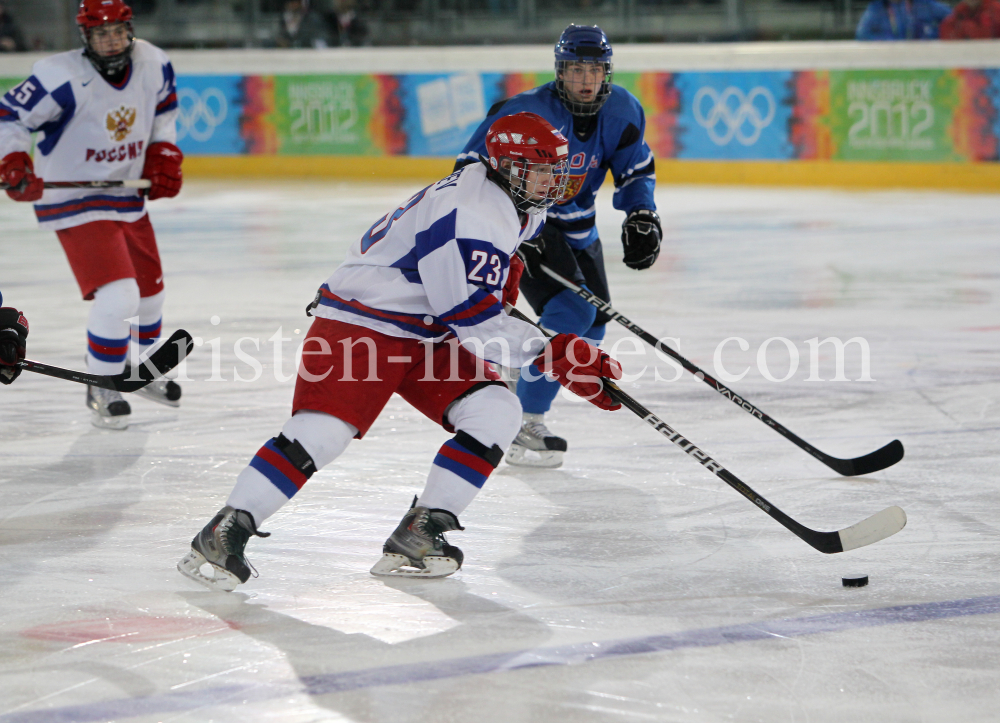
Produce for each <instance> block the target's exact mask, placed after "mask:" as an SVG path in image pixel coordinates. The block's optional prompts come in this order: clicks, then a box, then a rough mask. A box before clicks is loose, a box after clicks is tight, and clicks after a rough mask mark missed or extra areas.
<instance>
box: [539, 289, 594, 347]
mask: <svg viewBox="0 0 1000 723" xmlns="http://www.w3.org/2000/svg"><path fill="white" fill-rule="evenodd" d="M596 318H597V309H595V308H594V307H593V306H591V305H590V304H589V303H587V302H586V301H584V300H583V299H581V298H580V297H579V296H577V295H576V294H575V293H573V292H572V291H570V290H569V289H566V290H565V291H560V292H559V293H558V294H556V295H555V296H553V297H552V298H551V299H549V300H548V302H546V304H545V309H543V310H542V316H541V319H540V320H539V321H540V322H541V325H542V326H543V327H545V328H546V329H549V330H550V331H555V332H558V333H560V334H576V335H577V336H583V335H584V334H586V333H587V330H588V329H590V328H591V327H592V326H593V325H594V319H596Z"/></svg>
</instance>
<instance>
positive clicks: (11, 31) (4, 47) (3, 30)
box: [0, 4, 28, 53]
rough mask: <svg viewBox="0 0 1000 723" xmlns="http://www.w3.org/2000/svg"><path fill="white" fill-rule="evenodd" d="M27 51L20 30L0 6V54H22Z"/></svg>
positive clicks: (5, 9) (0, 5)
mask: <svg viewBox="0 0 1000 723" xmlns="http://www.w3.org/2000/svg"><path fill="white" fill-rule="evenodd" d="M27 49H28V47H27V46H26V45H25V44H24V36H23V35H21V29H20V28H19V27H17V23H15V22H14V18H12V17H11V16H10V13H8V12H7V8H5V7H4V6H3V5H2V4H0V53H23V52H24V51H25V50H27Z"/></svg>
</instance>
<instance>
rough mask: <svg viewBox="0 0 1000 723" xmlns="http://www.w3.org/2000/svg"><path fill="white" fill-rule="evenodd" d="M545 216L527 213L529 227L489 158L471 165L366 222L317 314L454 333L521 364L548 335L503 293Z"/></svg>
mask: <svg viewBox="0 0 1000 723" xmlns="http://www.w3.org/2000/svg"><path fill="white" fill-rule="evenodd" d="M544 222H545V216H544V215H538V216H531V215H529V216H528V217H527V220H526V222H525V224H524V226H523V227H522V225H521V221H520V219H519V218H518V213H517V210H516V209H515V208H514V204H513V202H512V201H511V200H510V198H509V197H508V196H507V194H506V193H505V192H504V191H503V190H502V189H501V188H500V187H499V186H497V185H496V184H495V183H493V182H492V181H490V180H488V179H487V178H486V166H485V165H484V164H482V163H477V164H474V165H470V166H465V167H463V168H461V169H459V170H458V171H456V172H455V173H453V174H451V175H450V176H448V177H446V178H444V179H442V180H440V181H438V182H437V183H435V184H433V185H430V186H428V187H427V188H425V189H423V190H422V191H420V192H419V193H417V194H416V195H415V196H413V198H411V199H410V200H408V201H407V202H406V203H404V204H403V205H402V206H400V207H399V208H397V209H396V210H394V211H390V212H389V213H387V214H386V215H385V216H383V217H382V218H380V219H379V220H378V221H377V222H376V223H375V225H374V226H372V227H371V228H370V229H368V231H367V232H365V233H364V235H362V236H361V238H360V240H359V241H358V242H357V243H355V244H354V245H353V246H352V247H351V249H350V251H349V252H348V255H347V260H346V261H344V263H343V264H341V265H340V266H339V267H338V268H337V270H336V271H334V272H333V275H332V276H331V277H330V278H329V279H328V280H327V282H326V283H325V284H323V286H322V287H320V290H319V293H318V294H317V297H316V304H315V308H314V309H313V313H314V314H315V315H316V316H320V317H323V318H326V319H337V320H339V321H344V322H347V323H349V324H357V325H360V326H364V327H367V328H369V329H373V330H375V331H378V332H381V333H383V334H387V335H389V336H395V337H403V338H409V339H426V340H435V341H440V340H443V339H445V338H447V337H449V336H451V335H454V336H455V337H457V338H458V340H459V342H461V343H462V344H463V345H465V346H466V348H468V349H469V351H471V352H472V353H473V354H475V355H476V356H478V357H480V358H482V359H486V360H487V361H491V362H496V363H499V364H503V365H504V366H508V367H521V366H523V365H524V364H526V363H527V362H529V361H531V360H532V359H533V358H534V357H536V356H537V355H538V354H539V352H541V350H542V348H543V347H544V346H545V344H546V341H545V339H544V338H543V337H542V335H541V334H540V333H539V331H538V330H537V329H535V328H534V327H533V326H531V325H530V324H526V323H524V322H523V321H518V320H517V319H514V318H512V317H510V316H508V315H507V314H505V313H504V311H503V308H502V306H501V304H500V299H501V296H502V292H503V285H504V282H505V281H506V280H507V274H508V267H509V265H510V257H511V255H512V254H513V253H514V251H515V250H516V249H517V247H518V245H519V244H520V243H521V241H523V240H526V239H530V238H533V237H534V236H536V235H537V234H538V233H539V232H540V231H541V227H542V224H543V223H544Z"/></svg>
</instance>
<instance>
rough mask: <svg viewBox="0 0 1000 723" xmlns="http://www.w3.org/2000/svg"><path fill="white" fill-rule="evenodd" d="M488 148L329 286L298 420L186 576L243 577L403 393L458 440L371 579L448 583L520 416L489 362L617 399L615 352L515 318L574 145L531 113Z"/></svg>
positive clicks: (372, 238)
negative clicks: (324, 472)
mask: <svg viewBox="0 0 1000 723" xmlns="http://www.w3.org/2000/svg"><path fill="white" fill-rule="evenodd" d="M486 146H487V148H488V153H489V164H488V165H487V163H477V164H475V165H469V166H466V167H464V168H462V169H459V170H458V171H456V172H455V173H453V174H452V175H450V176H448V177H446V178H444V179H443V180H441V181H439V182H437V183H435V184H433V185H431V186H428V187H427V188H425V189H423V190H422V191H420V192H419V193H417V194H416V195H415V196H413V197H412V198H411V199H409V200H408V201H406V202H405V203H404V204H403V205H401V206H400V207H399V208H398V209H396V210H395V211H392V212H390V213H388V214H386V215H385V216H383V217H382V218H380V219H379V220H378V221H377V222H376V223H375V225H373V226H372V227H371V228H370V229H369V230H368V231H367V232H366V233H365V234H364V235H362V237H361V239H360V241H359V242H358V243H356V244H355V245H354V246H353V247H352V248H351V250H350V252H349V253H348V257H347V260H346V261H345V262H344V263H343V264H342V265H341V266H340V267H339V268H338V269H337V270H336V271H335V272H334V274H333V276H331V277H330V278H329V279H328V280H327V282H326V283H325V284H323V286H322V287H321V288H320V291H319V293H318V294H317V296H316V300H315V301H314V303H313V305H312V307H310V308H311V309H313V310H314V313H315V316H316V317H317V318H316V320H315V321H314V323H313V325H312V328H311V329H310V331H309V336H308V339H307V343H306V345H305V346H304V353H303V357H302V359H303V362H302V367H301V368H300V370H299V377H298V379H297V380H296V385H295V398H294V401H293V403H292V415H293V416H292V418H291V419H290V420H289V421H288V422H286V423H285V425H284V427H283V428H282V431H281V434H279V435H278V436H277V437H275V438H273V439H271V440H270V441H268V442H267V443H266V444H264V446H263V447H261V448H260V450H259V451H258V452H257V454H256V456H255V457H254V458H253V459H252V460H251V461H250V464H249V466H248V467H246V469H244V470H243V471H242V472H241V473H240V475H239V477H238V478H237V481H236V486H235V488H234V489H233V491H232V493H231V494H230V496H229V499H228V501H227V503H226V506H225V507H223V508H222V509H221V510H220V511H219V512H218V514H216V516H215V518H214V519H212V520H211V522H209V523H208V525H207V526H206V527H205V528H204V530H202V531H201V532H200V533H199V534H198V535H197V536H196V537H195V538H194V540H193V541H192V543H191V547H192V549H191V552H190V553H189V554H188V555H187V556H186V557H185V558H184V559H182V560H181V562H180V563H179V564H178V569H179V570H180V571H181V572H182V573H184V574H185V575H187V576H189V577H191V578H193V579H195V580H198V581H199V582H202V583H204V584H206V585H209V586H210V587H216V588H220V589H223V590H232V589H233V588H235V586H236V585H237V584H239V583H241V582H246V580H247V579H248V578H249V576H250V567H249V566H248V563H247V562H246V559H245V557H244V548H245V546H246V543H247V541H248V540H249V538H250V536H251V535H261V536H263V535H264V533H260V532H258V531H257V526H258V525H260V524H261V523H262V522H263V521H264V520H265V519H267V518H268V517H269V516H271V515H272V514H274V513H275V512H276V511H277V510H278V509H279V508H280V507H281V506H282V505H284V504H285V503H286V502H287V501H288V500H289V499H290V498H291V497H292V496H293V495H294V494H295V493H296V492H298V490H299V489H300V488H301V487H302V485H303V484H305V482H306V480H307V479H308V478H309V477H310V476H311V475H312V474H313V473H314V472H315V471H316V470H318V469H321V468H322V467H324V466H326V465H327V464H329V463H330V462H332V461H333V460H334V459H336V458H337V457H338V456H339V455H340V454H341V453H342V452H343V451H344V449H345V448H346V447H347V445H348V443H349V442H350V441H351V440H352V439H355V438H358V439H360V438H361V437H363V436H364V435H365V433H366V432H367V431H368V428H369V427H370V426H371V424H372V423H373V422H374V421H375V418H376V417H377V416H378V414H379V413H380V412H381V410H382V408H383V407H384V406H385V404H386V402H387V401H388V400H389V397H390V396H391V395H392V394H393V392H396V393H398V394H399V395H400V396H402V397H403V398H404V399H405V400H406V401H408V402H409V403H410V404H412V405H413V406H414V407H415V408H416V409H418V410H420V411H421V412H422V413H423V414H425V415H426V416H427V417H429V418H430V419H432V420H433V421H434V422H436V423H438V424H441V425H442V426H443V427H444V428H445V429H446V430H447V431H449V432H454V433H455V436H454V437H452V438H451V439H449V440H448V441H447V442H445V443H444V444H443V445H442V446H441V448H440V450H439V451H438V454H437V456H436V457H435V459H434V462H433V464H432V466H431V470H430V473H429V474H428V477H427V482H426V486H425V487H424V490H423V492H422V493H421V494H420V495H419V497H418V498H415V499H414V504H413V505H412V507H411V508H410V510H409V511H408V512H407V513H406V515H405V516H404V517H403V519H402V521H401V522H400V523H399V526H398V527H397V528H396V530H395V532H393V533H392V535H391V536H390V537H389V539H388V540H386V542H385V546H384V548H383V557H382V559H381V560H379V562H377V563H376V565H375V567H373V568H372V573H374V574H377V575H393V574H419V575H424V576H426V577H440V576H443V575H450V574H451V573H453V572H455V570H457V569H458V568H459V567H460V566H461V564H462V552H461V551H460V550H459V549H458V548H457V547H454V546H452V545H449V544H447V541H446V540H445V538H444V533H445V532H448V531H449V530H461V529H462V527H461V526H460V524H459V521H458V515H460V514H461V513H462V512H463V511H464V510H465V508H466V507H467V506H468V505H469V503H471V502H472V500H473V498H474V497H475V496H476V494H477V493H478V492H479V489H480V488H481V487H482V486H483V484H484V483H485V482H486V479H487V477H488V476H489V475H490V473H491V472H492V471H493V469H494V468H495V467H496V466H497V465H498V464H499V463H500V460H501V459H502V458H503V454H504V450H505V449H506V447H507V446H508V445H509V444H510V442H511V440H512V439H513V438H514V435H515V434H516V433H517V430H518V427H519V426H520V421H521V406H520V404H519V403H518V400H517V397H516V396H514V394H512V393H511V392H510V390H508V388H507V386H506V385H505V384H504V383H503V382H502V381H500V380H499V378H498V376H497V375H496V374H495V373H494V372H493V370H492V368H491V367H489V365H487V364H486V363H485V361H484V360H488V361H492V362H497V363H501V364H504V365H505V366H510V365H512V364H513V365H516V366H520V365H522V364H526V363H528V362H531V361H532V360H536V363H538V364H539V365H540V366H541V368H542V369H544V370H546V371H549V372H551V373H553V374H554V375H556V376H557V377H558V378H559V379H560V380H561V381H562V382H563V383H565V384H567V386H568V387H569V388H570V389H572V390H573V391H575V392H576V393H578V394H580V395H581V396H584V397H586V398H588V399H590V401H592V402H593V403H594V404H596V405H598V406H600V407H602V408H605V409H612V408H617V406H619V405H616V404H615V403H614V402H613V401H612V400H611V398H610V397H609V396H608V395H607V393H606V392H604V391H603V390H602V389H601V387H600V384H599V382H597V381H596V380H595V379H594V376H595V375H596V376H612V377H614V378H619V376H620V374H621V370H620V368H619V367H618V365H617V363H616V362H615V361H613V360H612V359H611V358H610V357H608V356H607V355H606V354H604V352H601V351H599V350H598V349H596V348H595V347H592V346H590V345H588V344H587V343H586V342H584V341H583V340H582V339H580V338H579V337H577V336H575V335H572V334H560V335H559V336H556V337H555V338H553V339H552V340H551V341H550V342H546V340H545V339H544V338H543V337H542V336H541V335H540V334H539V333H538V330H537V329H535V328H534V327H532V326H531V325H529V324H526V323H524V322H521V321H518V320H516V319H513V318H511V317H509V316H507V315H506V314H505V313H503V300H504V299H503V295H504V294H503V292H504V291H505V290H506V291H507V292H508V293H509V292H510V287H509V286H506V284H505V282H506V281H509V272H508V264H509V260H510V257H511V256H512V255H513V254H514V251H515V249H516V248H517V246H518V244H520V243H521V242H522V241H524V240H525V239H530V238H532V237H533V236H534V235H535V234H536V233H537V232H538V229H539V227H540V226H541V224H542V223H543V218H544V217H543V216H542V215H541V212H543V211H544V209H545V208H547V207H548V206H550V205H551V204H552V203H553V202H554V201H555V200H556V199H557V198H560V197H561V195H562V193H563V191H564V187H565V183H566V176H565V159H566V139H565V137H563V136H562V134H560V133H558V132H557V131H555V129H553V128H552V126H551V125H549V124H548V123H547V122H546V121H544V120H543V119H542V118H540V117H538V116H536V115H533V114H530V113H522V114H519V115H516V116H510V117H505V118H501V119H500V120H498V121H497V122H496V123H494V124H493V127H492V128H491V129H490V131H489V137H488V139H487V143H486ZM505 286H506V288H505ZM509 300H510V299H508V301H509ZM448 339H450V343H449V342H448V341H447V340H448ZM355 377H357V379H355ZM206 563H207V564H206Z"/></svg>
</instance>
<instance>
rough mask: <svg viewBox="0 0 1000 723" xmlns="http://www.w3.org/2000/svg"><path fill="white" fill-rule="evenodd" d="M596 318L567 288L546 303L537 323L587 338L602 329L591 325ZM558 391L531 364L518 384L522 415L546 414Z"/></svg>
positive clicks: (557, 387)
mask: <svg viewBox="0 0 1000 723" xmlns="http://www.w3.org/2000/svg"><path fill="white" fill-rule="evenodd" d="M596 316H597V309H595V308H594V307H593V306H591V305H590V304H588V303H587V302H586V301H584V300H583V299H581V298H580V297H579V296H577V295H576V294H574V293H573V292H572V291H570V290H569V289H566V290H565V291H560V292H559V293H558V294H556V295H555V296H553V297H552V298H551V299H549V300H548V301H547V302H546V303H545V308H544V309H542V316H541V318H540V319H539V324H541V325H542V327H544V328H545V329H548V330H549V331H554V332H556V333H559V334H576V335H577V336H586V335H588V334H589V333H590V332H595V331H597V330H603V328H604V327H603V326H601V327H597V326H593V323H594V319H595V318H596ZM561 388H562V387H561V385H560V384H559V382H557V381H555V380H554V379H548V378H546V377H545V376H544V375H543V374H542V373H541V372H540V371H539V369H538V367H536V366H534V365H531V366H528V367H526V368H525V369H523V370H522V371H521V378H520V379H518V381H517V398H518V399H520V400H521V406H522V407H523V408H524V411H525V412H527V413H529V414H545V413H546V412H547V411H549V409H550V408H551V407H552V400H553V399H555V398H556V395H557V394H558V393H559V390H560V389H561Z"/></svg>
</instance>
